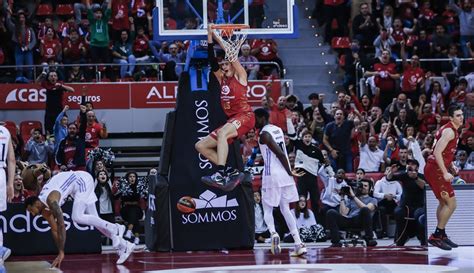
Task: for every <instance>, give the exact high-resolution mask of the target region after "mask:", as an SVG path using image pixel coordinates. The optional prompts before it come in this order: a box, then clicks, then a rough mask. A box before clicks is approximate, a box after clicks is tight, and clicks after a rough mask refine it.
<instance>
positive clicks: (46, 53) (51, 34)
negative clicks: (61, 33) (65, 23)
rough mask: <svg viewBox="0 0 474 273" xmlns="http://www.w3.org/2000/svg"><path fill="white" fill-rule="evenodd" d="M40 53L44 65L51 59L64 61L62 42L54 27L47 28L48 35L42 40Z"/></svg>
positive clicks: (56, 61)
mask: <svg viewBox="0 0 474 273" xmlns="http://www.w3.org/2000/svg"><path fill="white" fill-rule="evenodd" d="M40 55H41V62H42V64H43V65H46V64H47V63H49V62H50V61H53V62H54V63H58V62H61V61H62V48H61V42H60V41H59V39H58V37H57V35H56V32H55V31H54V29H53V28H52V27H48V28H47V29H46V35H45V36H44V38H43V39H42V40H41V42H40Z"/></svg>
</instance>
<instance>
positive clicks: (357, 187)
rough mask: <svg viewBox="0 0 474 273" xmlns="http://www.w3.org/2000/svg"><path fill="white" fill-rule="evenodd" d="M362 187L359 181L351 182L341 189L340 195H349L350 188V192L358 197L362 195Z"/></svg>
mask: <svg viewBox="0 0 474 273" xmlns="http://www.w3.org/2000/svg"><path fill="white" fill-rule="evenodd" d="M363 187H364V185H363V184H362V182H360V181H353V182H351V183H349V186H344V187H341V194H342V195H350V194H351V191H350V188H352V191H353V192H354V195H355V196H360V195H361V194H362V189H363Z"/></svg>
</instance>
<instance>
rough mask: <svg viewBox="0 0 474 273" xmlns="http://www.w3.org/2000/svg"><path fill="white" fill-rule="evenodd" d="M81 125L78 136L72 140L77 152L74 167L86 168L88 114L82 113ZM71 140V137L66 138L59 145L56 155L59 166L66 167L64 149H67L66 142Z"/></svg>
mask: <svg viewBox="0 0 474 273" xmlns="http://www.w3.org/2000/svg"><path fill="white" fill-rule="evenodd" d="M80 120H81V124H80V126H79V132H78V133H77V135H76V136H75V137H74V139H72V141H73V142H72V143H73V146H75V147H76V152H75V154H74V161H73V163H74V165H76V167H83V166H86V140H85V137H86V126H87V121H86V114H85V113H81V118H80ZM68 140H71V139H70V137H69V135H68V136H66V138H64V139H63V140H61V142H60V143H59V147H58V151H57V153H56V162H57V164H58V165H66V164H67V163H66V162H65V154H64V149H65V148H66V141H68Z"/></svg>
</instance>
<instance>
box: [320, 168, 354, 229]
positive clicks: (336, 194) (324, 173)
mask: <svg viewBox="0 0 474 273" xmlns="http://www.w3.org/2000/svg"><path fill="white" fill-rule="evenodd" d="M319 177H320V178H321V181H322V182H323V184H324V188H323V189H322V191H321V203H322V204H323V205H322V208H321V219H320V220H321V221H320V222H321V224H322V225H323V226H324V227H326V228H327V224H326V214H327V212H328V211H329V210H331V209H335V210H339V204H340V203H341V188H342V187H347V186H348V183H347V181H346V172H345V171H344V170H343V169H339V170H337V174H336V176H334V171H333V170H332V168H331V166H321V168H320V169H319Z"/></svg>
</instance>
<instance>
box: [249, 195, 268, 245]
mask: <svg viewBox="0 0 474 273" xmlns="http://www.w3.org/2000/svg"><path fill="white" fill-rule="evenodd" d="M253 199H254V200H255V240H256V241H257V243H265V239H268V238H270V231H268V227H267V224H265V220H264V217H263V208H262V197H261V195H260V192H258V191H256V192H254V193H253Z"/></svg>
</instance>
